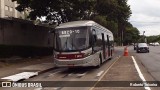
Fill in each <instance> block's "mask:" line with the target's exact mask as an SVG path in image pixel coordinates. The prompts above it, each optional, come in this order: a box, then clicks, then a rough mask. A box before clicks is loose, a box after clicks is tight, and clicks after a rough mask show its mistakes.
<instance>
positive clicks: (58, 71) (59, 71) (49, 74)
mask: <svg viewBox="0 0 160 90" xmlns="http://www.w3.org/2000/svg"><path fill="white" fill-rule="evenodd" d="M60 72H62V71H57V72H54V73H52V74H49V75H48V76H49V77H50V76H54V75H55V74H57V73H60Z"/></svg>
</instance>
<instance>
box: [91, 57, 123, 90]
mask: <svg viewBox="0 0 160 90" xmlns="http://www.w3.org/2000/svg"><path fill="white" fill-rule="evenodd" d="M119 59H120V57H117V60H116V61H114V62H113V63H112V64H111V65H110V66H109V68H108V69H107V70H106V71H105V72H104V73H103V74H102V76H101V77H100V78H99V79H98V81H97V82H96V83H95V84H94V85H93V87H91V88H90V89H89V90H93V89H94V87H95V86H96V85H97V84H98V82H99V81H101V80H102V78H103V77H104V75H105V74H107V72H108V71H109V70H110V68H111V67H112V66H113V65H114V64H115V63H116V62H117V61H118V60H119Z"/></svg>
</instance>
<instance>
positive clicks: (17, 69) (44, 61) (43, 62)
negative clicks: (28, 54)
mask: <svg viewBox="0 0 160 90" xmlns="http://www.w3.org/2000/svg"><path fill="white" fill-rule="evenodd" d="M5 64H6V65H5V66H3V67H1V68H0V72H1V73H0V80H1V81H14V80H15V81H19V80H21V79H27V78H29V77H32V76H34V75H38V74H40V73H43V72H45V71H48V70H50V69H53V68H54V65H53V60H52V57H51V56H49V57H43V58H38V59H27V60H22V61H20V63H19V62H17V63H12V62H11V63H5ZM10 64H11V65H10ZM26 73H27V74H28V76H27V75H25V76H24V74H26ZM15 74H18V75H17V76H15ZM11 75H12V76H11ZM13 75H14V76H13ZM8 76H11V77H9V79H8ZM6 77H7V79H6ZM2 78H5V79H2Z"/></svg>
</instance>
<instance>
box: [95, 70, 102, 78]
mask: <svg viewBox="0 0 160 90" xmlns="http://www.w3.org/2000/svg"><path fill="white" fill-rule="evenodd" d="M103 72H104V71H100V72H99V73H97V75H96V77H99V76H101V75H102V74H103Z"/></svg>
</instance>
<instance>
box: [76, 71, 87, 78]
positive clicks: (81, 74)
mask: <svg viewBox="0 0 160 90" xmlns="http://www.w3.org/2000/svg"><path fill="white" fill-rule="evenodd" d="M86 74H87V72H84V73H79V74H76V75H77V77H82V76H84V75H86Z"/></svg>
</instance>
